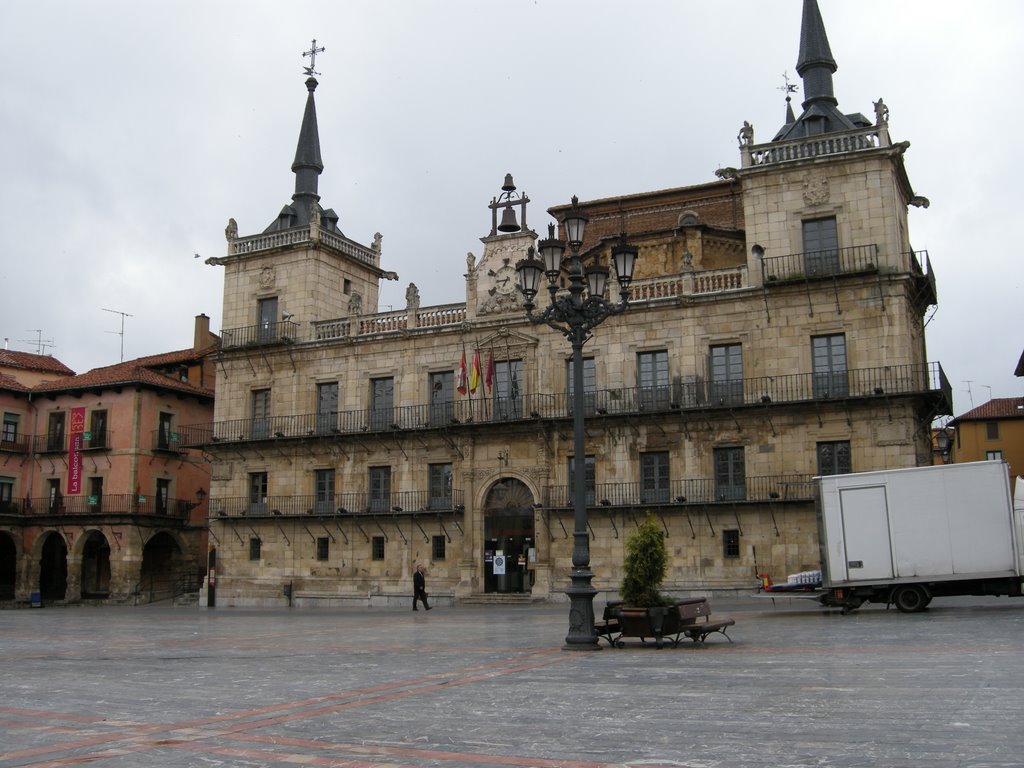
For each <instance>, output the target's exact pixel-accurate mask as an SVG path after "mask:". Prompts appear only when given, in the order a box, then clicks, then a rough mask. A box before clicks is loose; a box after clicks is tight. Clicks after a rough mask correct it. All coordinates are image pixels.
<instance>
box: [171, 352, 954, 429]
mask: <svg viewBox="0 0 1024 768" xmlns="http://www.w3.org/2000/svg"><path fill="white" fill-rule="evenodd" d="M923 394H930V395H937V396H938V397H940V398H941V400H940V404H939V406H937V408H938V412H939V413H947V412H949V411H950V410H951V408H952V389H951V387H950V386H949V382H948V381H947V380H946V376H945V374H944V373H943V371H942V367H941V366H940V365H939V364H938V363H922V364H917V365H909V364H908V365H887V366H881V367H878V368H859V369H851V370H847V371H831V372H827V373H799V374H789V375H784V376H759V377H754V378H749V379H734V380H729V381H705V380H703V379H700V378H696V377H693V378H692V379H690V380H682V379H677V380H676V381H674V382H673V383H666V384H664V385H660V386H650V387H624V388H616V389H603V390H597V391H594V392H587V393H585V401H586V404H585V408H586V412H587V415H588V416H592V417H603V416H607V417H613V416H630V415H631V416H639V415H646V414H664V413H671V412H676V411H694V410H711V409H720V408H727V409H730V410H735V409H739V408H765V407H769V406H772V405H785V404H794V403H803V402H812V401H829V400H850V399H870V398H879V397H887V398H888V397H893V396H899V395H923ZM572 400H573V398H572V397H571V396H570V395H568V394H566V393H558V394H529V395H521V396H519V397H497V398H496V397H486V398H477V399H472V398H464V399H460V400H453V401H442V402H435V403H432V404H430V405H406V406H395V407H387V408H385V407H381V408H370V409H363V410H355V411H337V412H333V411H332V412H326V413H320V414H304V415H298V416H272V417H268V418H260V419H233V420H229V421H219V422H214V423H208V424H193V425H187V426H184V427H181V428H180V429H179V442H178V444H179V445H180V446H182V447H193V448H198V447H202V446H208V445H213V444H216V443H237V442H249V441H262V440H271V441H272V440H283V439H292V438H305V439H309V438H314V439H315V438H330V437H333V436H337V435H359V434H363V433H381V432H385V433H386V432H398V431H401V430H428V429H439V428H446V429H447V428H455V427H464V426H467V425H478V424H495V423H508V422H517V421H536V420H538V419H552V420H555V419H568V418H571V417H572V409H573V402H572Z"/></svg>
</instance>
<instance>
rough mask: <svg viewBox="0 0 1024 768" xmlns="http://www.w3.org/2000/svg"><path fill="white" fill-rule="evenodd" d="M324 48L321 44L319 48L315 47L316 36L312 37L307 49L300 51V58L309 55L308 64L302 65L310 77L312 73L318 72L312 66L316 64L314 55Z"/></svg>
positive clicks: (317, 73) (321, 51)
mask: <svg viewBox="0 0 1024 768" xmlns="http://www.w3.org/2000/svg"><path fill="white" fill-rule="evenodd" d="M325 50H326V49H325V48H324V47H323V46H322V45H321V46H320V47H319V48H317V47H316V38H315V37H314V38H313V44H312V45H311V46H310V48H309V50H308V51H303V52H302V58H306V57H307V56H308V57H309V66H308V67H303V69H304V70H305V71H306V74H307V75H309V76H310V77H312V76H313V75H319V74H320V73H319V72H317V71H316V70H315V69H314V67H315V66H316V55H317V54H318V53H323V52H324V51H325Z"/></svg>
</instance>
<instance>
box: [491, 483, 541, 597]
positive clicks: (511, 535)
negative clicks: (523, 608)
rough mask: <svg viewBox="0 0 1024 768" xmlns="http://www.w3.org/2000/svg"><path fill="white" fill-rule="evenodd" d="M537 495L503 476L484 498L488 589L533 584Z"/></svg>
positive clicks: (525, 588) (516, 590)
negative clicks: (535, 501)
mask: <svg viewBox="0 0 1024 768" xmlns="http://www.w3.org/2000/svg"><path fill="white" fill-rule="evenodd" d="M533 504H534V496H533V493H532V492H531V491H530V489H529V487H527V485H526V484H525V483H524V482H523V481H522V480H518V479H516V478H514V477H503V478H501V479H500V480H498V481H497V482H496V483H494V485H492V486H491V488H490V489H489V490H488V491H487V495H486V496H485V498H484V552H483V555H484V562H483V566H484V568H483V570H484V592H492V593H511V594H524V593H527V594H528V593H529V592H530V588H531V587H532V586H533V563H532V562H531V560H532V556H533V553H534V547H535V541H536V539H535V537H534V508H533Z"/></svg>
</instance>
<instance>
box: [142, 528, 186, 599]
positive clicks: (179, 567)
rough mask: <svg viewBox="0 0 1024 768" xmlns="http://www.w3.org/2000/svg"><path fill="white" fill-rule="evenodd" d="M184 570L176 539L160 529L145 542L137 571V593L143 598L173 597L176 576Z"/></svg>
mask: <svg viewBox="0 0 1024 768" xmlns="http://www.w3.org/2000/svg"><path fill="white" fill-rule="evenodd" d="M184 572H185V564H184V557H183V556H182V552H181V547H180V546H179V544H178V542H177V540H176V539H175V538H174V537H173V536H172V535H171V534H169V533H168V532H167V531H161V532H160V533H158V534H156V535H155V536H153V538H151V539H150V540H149V541H147V542H146V546H145V548H143V550H142V567H141V569H140V571H139V593H140V595H141V597H142V598H143V599H144V600H148V601H149V602H152V601H154V600H169V599H171V598H173V597H174V590H175V584H176V582H177V580H178V577H179V576H181V575H182V574H183V573H184Z"/></svg>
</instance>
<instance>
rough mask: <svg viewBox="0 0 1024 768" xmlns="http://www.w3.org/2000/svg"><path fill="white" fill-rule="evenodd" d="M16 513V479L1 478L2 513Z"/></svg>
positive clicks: (0, 498) (0, 503) (0, 501)
mask: <svg viewBox="0 0 1024 768" xmlns="http://www.w3.org/2000/svg"><path fill="white" fill-rule="evenodd" d="M14 511H15V509H14V478H13V477H0V512H14Z"/></svg>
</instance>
